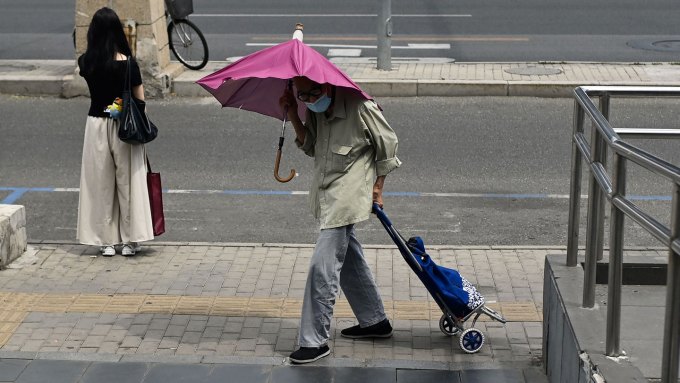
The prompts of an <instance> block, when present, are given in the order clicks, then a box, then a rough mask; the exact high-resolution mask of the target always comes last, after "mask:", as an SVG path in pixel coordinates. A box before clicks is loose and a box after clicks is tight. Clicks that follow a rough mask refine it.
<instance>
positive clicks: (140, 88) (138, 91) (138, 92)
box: [132, 84, 144, 101]
mask: <svg viewBox="0 0 680 383" xmlns="http://www.w3.org/2000/svg"><path fill="white" fill-rule="evenodd" d="M132 95H133V96H134V97H135V98H136V99H138V100H142V101H144V85H141V84H140V85H137V86H133V87H132Z"/></svg>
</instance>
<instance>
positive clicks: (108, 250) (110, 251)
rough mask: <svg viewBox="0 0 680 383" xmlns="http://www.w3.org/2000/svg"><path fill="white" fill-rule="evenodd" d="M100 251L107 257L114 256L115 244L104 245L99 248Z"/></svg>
mask: <svg viewBox="0 0 680 383" xmlns="http://www.w3.org/2000/svg"><path fill="white" fill-rule="evenodd" d="M99 251H100V252H101V253H102V255H103V256H105V257H113V256H114V255H116V248H115V247H113V246H102V247H100V248H99Z"/></svg>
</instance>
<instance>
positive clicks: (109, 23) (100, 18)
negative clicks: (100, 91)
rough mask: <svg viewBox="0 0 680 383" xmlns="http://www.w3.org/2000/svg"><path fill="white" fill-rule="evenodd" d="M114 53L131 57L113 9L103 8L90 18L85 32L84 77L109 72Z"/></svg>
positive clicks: (121, 27)
mask: <svg viewBox="0 0 680 383" xmlns="http://www.w3.org/2000/svg"><path fill="white" fill-rule="evenodd" d="M116 53H121V54H124V55H125V56H132V52H131V51H130V46H129V45H128V41H127V39H126V38H125V32H123V26H122V24H121V22H120V19H119V18H118V15H117V14H116V12H114V11H113V9H111V8H107V7H104V8H101V9H99V10H98V11H97V12H95V14H94V16H92V21H91V22H90V28H89V29H88V30H87V50H86V51H85V55H84V57H83V61H84V64H85V65H84V66H85V67H84V68H81V70H84V73H85V74H86V75H90V74H93V73H95V72H99V71H109V70H111V69H112V67H113V61H114V60H115V56H116Z"/></svg>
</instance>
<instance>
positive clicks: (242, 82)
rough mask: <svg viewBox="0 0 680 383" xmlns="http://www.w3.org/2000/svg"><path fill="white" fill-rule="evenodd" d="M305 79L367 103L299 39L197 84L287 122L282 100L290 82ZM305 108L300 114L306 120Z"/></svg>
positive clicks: (348, 81) (347, 80)
mask: <svg viewBox="0 0 680 383" xmlns="http://www.w3.org/2000/svg"><path fill="white" fill-rule="evenodd" d="M297 76H304V77H307V78H308V79H310V80H312V81H314V82H317V83H319V84H324V83H328V84H332V85H335V86H341V87H344V88H348V89H352V90H354V91H356V92H357V94H359V95H361V97H364V98H365V99H367V100H371V99H372V98H371V96H369V95H368V94H366V93H365V92H364V91H363V90H361V88H359V86H358V85H357V84H355V83H354V81H352V80H351V79H350V78H349V77H348V76H347V75H346V74H345V73H344V72H343V71H341V70H340V69H339V68H338V67H336V66H335V65H333V63H331V62H330V61H328V59H327V58H325V57H324V56H323V55H321V54H320V53H319V52H317V51H315V50H314V49H313V48H311V47H309V46H308V45H307V44H305V43H303V42H302V41H300V40H298V39H291V40H289V41H286V42H285V43H281V44H278V45H274V46H273V47H269V48H267V49H263V50H261V51H258V52H255V53H253V54H250V55H248V56H246V57H243V58H242V59H240V60H238V61H236V62H235V63H233V64H230V65H228V66H226V67H224V68H222V69H220V70H218V71H217V72H215V73H212V74H209V75H207V76H205V77H203V78H202V79H200V80H198V81H197V82H196V83H197V84H199V85H200V86H202V87H203V88H204V89H205V90H207V91H208V92H210V94H212V95H213V96H215V98H216V99H217V100H218V101H219V102H220V103H221V104H222V106H230V107H233V108H239V109H245V110H249V111H251V112H257V113H261V114H264V115H266V116H271V117H274V118H278V119H279V120H283V119H284V118H285V116H284V114H283V112H282V110H281V107H280V106H279V98H280V97H281V95H282V94H283V91H284V90H285V89H286V86H288V80H289V79H292V78H293V77H297ZM304 110H305V109H304V105H302V106H301V107H300V110H298V114H299V115H301V116H302V117H304V115H305V113H304Z"/></svg>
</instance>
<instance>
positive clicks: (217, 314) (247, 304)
mask: <svg viewBox="0 0 680 383" xmlns="http://www.w3.org/2000/svg"><path fill="white" fill-rule="evenodd" d="M312 250H313V248H312V246H311V245H295V244H284V245H278V244H272V245H262V244H209V243H208V244H173V243H165V244H163V243H154V244H153V245H152V246H149V247H146V248H145V250H144V251H143V252H142V253H140V254H138V255H137V256H135V257H132V258H124V257H122V256H120V255H117V256H115V257H112V258H106V257H101V256H99V255H98V253H97V249H96V248H95V247H88V246H82V245H72V244H46V243H45V244H40V243H39V244H32V245H30V246H29V251H27V252H26V253H25V254H24V255H23V256H22V257H21V258H19V260H17V261H15V263H13V264H11V265H10V268H9V269H6V270H2V271H0V381H9V382H29V381H50V382H57V381H63V382H77V381H81V382H85V381H87V382H90V381H97V382H106V381H108V380H106V379H105V376H109V375H111V374H113V375H112V376H114V377H117V379H118V380H117V381H128V382H141V381H144V382H160V381H163V382H165V383H172V382H175V381H181V380H178V379H175V380H173V379H174V378H176V377H177V376H178V375H176V374H180V375H181V373H180V372H177V373H173V374H172V375H171V376H173V377H174V378H173V379H169V378H168V376H167V375H164V374H167V371H174V370H172V369H173V368H174V369H179V370H178V371H184V373H185V374H186V373H188V372H190V371H193V372H194V373H195V374H198V375H201V374H203V375H204V376H205V380H200V379H196V380H191V381H219V380H218V378H219V377H222V378H224V377H226V376H235V375H233V374H236V375H238V374H245V373H248V374H255V375H253V376H254V377H251V378H252V379H251V380H238V381H243V382H245V381H250V382H266V381H268V380H267V379H269V381H277V382H279V381H280V382H284V381H285V382H293V381H303V380H301V379H302V378H303V377H305V376H306V377H305V379H309V380H307V381H318V379H321V380H323V379H322V378H319V377H324V376H326V377H327V376H334V377H335V381H338V382H340V381H347V382H349V381H350V378H352V379H351V381H368V379H367V377H373V378H371V379H372V380H376V381H377V382H382V381H386V382H396V381H398V382H411V381H416V380H417V381H419V382H434V381H442V378H446V379H448V380H447V381H454V382H466V383H467V382H488V381H502V382H518V383H524V382H545V381H546V378H545V375H543V373H542V370H541V367H540V364H541V347H542V343H541V342H542V340H541V337H542V325H541V320H542V312H541V310H542V297H543V295H542V294H543V263H544V258H545V256H546V254H548V253H560V252H561V251H560V250H546V249H537V248H527V249H513V248H490V247H478V248H458V247H433V248H432V249H430V250H429V252H430V254H431V255H432V256H433V258H434V259H436V260H437V261H439V262H440V263H441V264H443V265H444V266H448V267H453V268H456V269H458V270H460V272H461V273H462V274H463V275H465V276H466V277H467V278H468V279H469V280H470V281H471V282H472V283H474V284H476V285H477V286H478V288H479V289H480V291H481V293H482V294H484V296H485V297H486V299H487V301H496V303H490V304H489V306H490V307H492V308H495V309H498V310H500V311H501V312H502V313H503V315H504V316H505V317H506V319H507V320H508V323H507V324H505V325H503V324H500V323H498V322H493V321H490V320H489V319H488V318H485V317H483V318H480V321H479V322H477V325H476V327H477V328H479V329H480V330H481V331H482V332H483V333H484V335H485V337H486V339H485V345H484V347H483V348H482V350H481V351H480V352H479V353H477V354H465V353H464V352H462V351H461V349H460V348H459V346H458V337H448V336H446V335H444V334H443V333H442V332H441V331H440V330H439V318H440V316H441V312H440V311H439V308H438V307H437V306H436V304H435V303H434V302H433V301H432V299H431V298H430V297H429V295H428V293H427V291H426V290H425V288H424V287H423V286H422V284H421V283H420V281H419V280H418V279H417V277H416V276H415V275H414V274H413V273H412V271H411V270H410V269H409V268H408V266H407V265H406V264H405V262H404V261H403V259H402V258H401V255H400V253H399V252H398V251H397V250H396V248H395V247H393V246H391V247H386V246H366V257H367V261H368V263H369V265H370V266H371V269H372V270H373V272H374V273H375V275H376V279H377V282H378V284H379V287H380V289H381V293H382V296H383V299H384V300H385V306H386V308H387V311H388V315H389V317H390V318H391V320H392V321H393V324H394V328H395V334H394V336H393V337H392V338H391V339H385V340H375V341H374V340H348V339H344V338H341V337H340V334H339V332H340V330H341V329H342V328H345V327H347V326H351V325H353V324H355V322H354V319H353V315H352V313H351V310H350V308H349V305H348V304H347V301H346V300H345V299H344V297H342V296H341V297H340V299H339V301H338V303H337V306H336V312H335V318H334V320H333V323H332V331H333V335H332V338H331V341H330V347H331V352H332V353H331V355H330V356H329V357H327V358H325V359H322V360H320V361H318V362H316V363H313V364H311V365H309V366H304V367H302V368H301V367H297V366H296V367H291V366H290V365H289V363H288V362H287V361H286V357H287V356H288V354H289V353H290V352H291V351H292V350H293V349H294V348H295V339H296V336H297V329H298V325H299V313H300V305H301V298H302V292H303V289H304V283H305V279H306V275H307V267H308V263H309V258H310V256H311V253H312ZM467 325H468V327H469V326H470V325H471V323H467ZM56 361H60V362H56ZM178 365H179V366H180V367H181V368H180V367H176V366H178ZM244 365H251V367H248V368H247V369H245V370H244ZM357 367H361V369H358V368H357ZM168 369H170V370H168ZM12 371H13V372H12ZM112 371H119V373H113V372H112ZM121 371H126V374H130V375H129V376H128V375H126V376H128V377H129V379H128V380H120V372H121ZM58 374H62V375H63V378H61V379H62V380H59V379H57V380H54V379H56V378H53V377H54V376H56V375H58ZM83 374H84V375H83ZM106 374H109V375H106ZM214 374H217V375H214ZM300 374H302V375H300ZM310 374H311V375H314V376H316V378H313V377H311V375H310ZM315 374H316V375H315ZM198 375H197V376H198ZM48 376H49V377H51V378H50V379H48V378H47V377H48ZM83 376H85V377H89V378H87V379H85V378H83V379H82V380H78V379H81V377H83ZM163 376H165V378H162V377H163ZM241 376H243V375H241ZM40 377H42V380H41V379H40ZM144 377H146V378H144ZM317 378H318V379H317ZM357 378H359V380H357ZM31 379H35V380H31ZM143 379H146V380H143ZM211 379H214V380H211ZM435 379H436V380H435ZM221 381H225V380H221Z"/></svg>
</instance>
